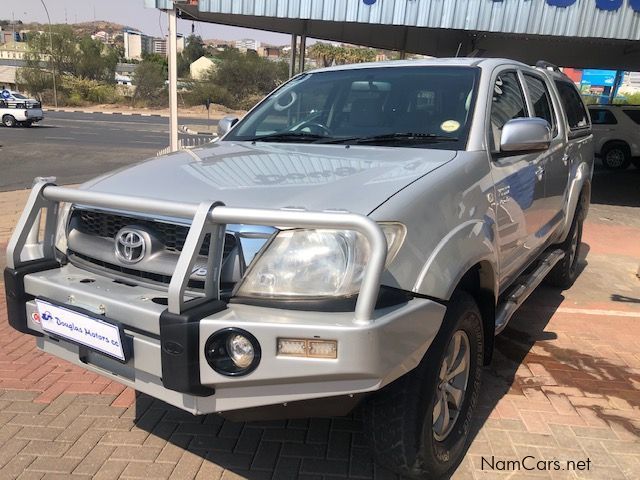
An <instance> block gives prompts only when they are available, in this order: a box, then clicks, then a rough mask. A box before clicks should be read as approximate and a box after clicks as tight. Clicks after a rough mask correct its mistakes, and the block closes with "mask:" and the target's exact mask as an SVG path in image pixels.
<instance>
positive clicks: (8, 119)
mask: <svg viewBox="0 0 640 480" xmlns="http://www.w3.org/2000/svg"><path fill="white" fill-rule="evenodd" d="M2 124H3V125H4V126H5V127H13V126H15V124H16V119H15V118H13V116H12V115H5V116H4V117H2Z"/></svg>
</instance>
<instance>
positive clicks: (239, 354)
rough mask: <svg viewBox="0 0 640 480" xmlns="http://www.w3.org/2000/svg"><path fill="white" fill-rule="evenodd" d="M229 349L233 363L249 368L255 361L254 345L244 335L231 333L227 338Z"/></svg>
mask: <svg viewBox="0 0 640 480" xmlns="http://www.w3.org/2000/svg"><path fill="white" fill-rule="evenodd" d="M227 351H228V352H229V356H230V357H231V360H233V363H235V364H236V365H237V366H238V367H239V368H247V367H248V366H249V365H251V363H253V358H254V356H255V354H254V353H253V345H252V344H251V340H249V339H248V338H247V337H245V336H244V335H240V334H237V335H231V336H230V337H229V338H228V339H227Z"/></svg>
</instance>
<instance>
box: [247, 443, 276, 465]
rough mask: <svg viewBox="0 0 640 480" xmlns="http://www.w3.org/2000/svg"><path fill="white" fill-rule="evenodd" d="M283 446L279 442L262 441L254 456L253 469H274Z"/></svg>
mask: <svg viewBox="0 0 640 480" xmlns="http://www.w3.org/2000/svg"><path fill="white" fill-rule="evenodd" d="M281 447H282V444H281V443H279V442H261V443H260V445H259V446H258V449H257V450H256V453H255V456H254V457H253V462H252V463H251V469H253V470H269V471H272V470H273V469H274V468H275V465H276V462H277V461H278V456H279V454H280V448H281Z"/></svg>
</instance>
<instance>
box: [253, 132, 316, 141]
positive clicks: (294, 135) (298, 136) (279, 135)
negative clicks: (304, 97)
mask: <svg viewBox="0 0 640 480" xmlns="http://www.w3.org/2000/svg"><path fill="white" fill-rule="evenodd" d="M323 138H327V137H326V136H325V135H318V134H315V133H309V132H276V133H270V134H268V135H260V136H257V137H254V138H249V139H248V140H247V141H249V142H286V141H288V140H293V141H300V140H302V141H304V140H311V141H313V140H320V139H323Z"/></svg>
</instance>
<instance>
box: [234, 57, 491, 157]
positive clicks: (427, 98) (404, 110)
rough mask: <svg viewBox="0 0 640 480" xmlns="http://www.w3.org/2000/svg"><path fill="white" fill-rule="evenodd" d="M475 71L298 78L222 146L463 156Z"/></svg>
mask: <svg viewBox="0 0 640 480" xmlns="http://www.w3.org/2000/svg"><path fill="white" fill-rule="evenodd" d="M478 71H479V70H478V69H477V68H473V67H438V66H415V67H376V68H360V69H350V70H338V71H328V72H319V73H309V74H305V75H301V76H299V77H296V78H294V79H293V80H291V81H290V82H288V83H287V84H285V85H284V86H283V87H281V88H280V89H278V90H277V91H276V92H274V93H273V94H272V95H271V96H269V97H268V98H267V99H265V100H264V101H263V102H262V103H261V104H260V105H259V106H258V107H257V108H256V109H255V110H254V111H253V112H251V113H250V114H249V115H247V116H246V117H245V118H244V119H243V120H242V121H241V122H240V123H239V124H238V126H237V127H236V128H234V129H233V130H232V131H231V132H230V133H229V134H228V135H227V137H226V138H225V140H235V141H277V142H296V143H354V144H357V143H362V144H365V143H366V144H367V145H382V146H394V147H397V146H403V147H404V146H407V147H417V148H445V149H452V150H459V149H463V148H464V146H465V145H466V138H467V133H468V130H469V124H470V121H471V114H472V109H473V104H474V101H475V98H474V97H475V85H476V79H477V76H478Z"/></svg>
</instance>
